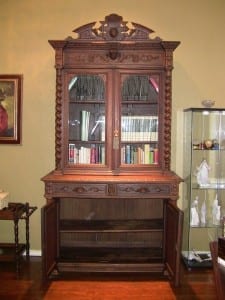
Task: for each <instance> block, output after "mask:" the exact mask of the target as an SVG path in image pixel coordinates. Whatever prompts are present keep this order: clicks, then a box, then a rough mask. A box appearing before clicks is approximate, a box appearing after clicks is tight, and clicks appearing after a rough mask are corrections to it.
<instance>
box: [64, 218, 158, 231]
mask: <svg viewBox="0 0 225 300" xmlns="http://www.w3.org/2000/svg"><path fill="white" fill-rule="evenodd" d="M162 229H163V220H162V219H151V220H61V221H60V232H96V231H98V232H102V231H103V232H127V231H132V232H135V231H138V232H143V231H150V230H151V231H154V230H156V231H161V230H162Z"/></svg>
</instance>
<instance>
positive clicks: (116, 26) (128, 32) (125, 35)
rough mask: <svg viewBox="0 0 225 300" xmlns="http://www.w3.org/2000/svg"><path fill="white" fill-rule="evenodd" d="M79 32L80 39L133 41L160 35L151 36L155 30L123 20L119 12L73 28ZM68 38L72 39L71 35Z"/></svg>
mask: <svg viewBox="0 0 225 300" xmlns="http://www.w3.org/2000/svg"><path fill="white" fill-rule="evenodd" d="M99 24H100V25H99ZM73 32H75V33H77V34H78V37H77V39H79V40H96V41H132V40H147V41H149V40H151V41H153V40H156V41H160V40H161V39H160V38H159V37H155V38H151V37H150V34H151V33H153V32H154V31H153V30H152V29H150V28H147V27H145V26H142V25H140V24H137V23H134V22H131V23H128V22H127V21H123V18H122V17H121V16H119V15H117V14H110V15H109V16H106V17H105V20H104V21H100V22H92V23H89V24H86V25H83V26H81V27H79V28H76V29H75V30H73ZM68 39H72V38H71V37H69V38H68Z"/></svg>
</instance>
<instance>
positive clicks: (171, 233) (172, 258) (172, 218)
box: [164, 201, 183, 286]
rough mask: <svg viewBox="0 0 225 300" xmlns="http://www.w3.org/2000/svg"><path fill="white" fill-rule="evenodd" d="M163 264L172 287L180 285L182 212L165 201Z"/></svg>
mask: <svg viewBox="0 0 225 300" xmlns="http://www.w3.org/2000/svg"><path fill="white" fill-rule="evenodd" d="M164 213H165V217H164V221H165V240H164V243H165V244H164V247H165V264H166V270H167V272H168V273H169V276H170V278H171V281H172V282H173V284H174V286H179V284H180V263H181V261H180V260H181V246H182V229H183V212H182V211H181V210H180V209H179V208H178V207H177V206H175V205H173V204H172V203H170V202H169V201H165V209H164Z"/></svg>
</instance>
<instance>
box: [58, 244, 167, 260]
mask: <svg viewBox="0 0 225 300" xmlns="http://www.w3.org/2000/svg"><path fill="white" fill-rule="evenodd" d="M70 260H72V261H79V262H80V263H81V262H85V263H88V262H92V263H93V262H95V263H100V262H105V263H134V262H136V263H137V262H138V263H153V262H155V263H157V262H158V263H159V262H162V248H159V247H152V248H149V247H142V248H129V247H124V248H121V247H120V248H116V247H114V248H112V247H99V248H87V247H74V248H72V247H61V248H60V261H61V262H62V261H70Z"/></svg>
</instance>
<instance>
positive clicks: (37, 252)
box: [23, 249, 41, 256]
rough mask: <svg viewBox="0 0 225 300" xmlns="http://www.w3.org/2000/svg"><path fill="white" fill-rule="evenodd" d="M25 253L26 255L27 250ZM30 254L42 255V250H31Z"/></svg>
mask: <svg viewBox="0 0 225 300" xmlns="http://www.w3.org/2000/svg"><path fill="white" fill-rule="evenodd" d="M23 255H26V252H24V253H23ZM30 256H41V250H32V249H31V250H30Z"/></svg>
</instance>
